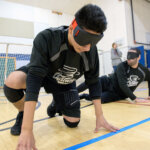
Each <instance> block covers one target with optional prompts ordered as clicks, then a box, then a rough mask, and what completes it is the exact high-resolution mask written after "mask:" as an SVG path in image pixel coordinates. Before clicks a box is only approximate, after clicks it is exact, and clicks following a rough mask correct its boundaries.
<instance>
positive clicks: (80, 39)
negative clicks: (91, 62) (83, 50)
mask: <svg viewBox="0 0 150 150" xmlns="http://www.w3.org/2000/svg"><path fill="white" fill-rule="evenodd" d="M72 26H73V29H74V30H73V36H74V39H75V41H76V42H77V43H78V44H79V45H81V46H85V45H88V44H91V46H94V45H96V44H97V43H98V41H100V40H101V39H102V37H103V33H102V34H99V35H97V34H91V33H89V32H86V31H85V30H83V29H82V28H81V27H79V25H78V24H77V22H76V20H75V19H74V20H73V22H72Z"/></svg>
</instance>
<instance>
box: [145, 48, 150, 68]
mask: <svg viewBox="0 0 150 150" xmlns="http://www.w3.org/2000/svg"><path fill="white" fill-rule="evenodd" d="M146 59H147V68H150V50H147V51H146Z"/></svg>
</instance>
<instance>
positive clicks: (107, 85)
mask: <svg viewBox="0 0 150 150" xmlns="http://www.w3.org/2000/svg"><path fill="white" fill-rule="evenodd" d="M99 84H101V89H102V91H100V92H102V93H101V103H108V102H113V101H118V100H121V99H125V98H126V97H125V96H120V95H119V93H117V91H116V90H115V89H114V88H113V85H112V83H111V80H110V78H109V77H107V76H102V77H99ZM86 89H88V86H87V85H86V84H85V83H82V84H80V85H79V86H78V87H77V90H78V92H79V93H80V92H83V91H84V90H86ZM89 99H90V97H89Z"/></svg>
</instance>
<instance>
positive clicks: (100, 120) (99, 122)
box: [95, 116, 119, 132]
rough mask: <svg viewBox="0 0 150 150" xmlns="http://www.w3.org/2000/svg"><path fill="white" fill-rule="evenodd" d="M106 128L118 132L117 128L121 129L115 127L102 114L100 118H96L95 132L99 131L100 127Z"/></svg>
mask: <svg viewBox="0 0 150 150" xmlns="http://www.w3.org/2000/svg"><path fill="white" fill-rule="evenodd" d="M102 127H103V128H105V129H107V130H110V131H112V132H116V131H117V130H119V128H117V127H114V126H113V125H111V124H109V123H108V122H107V121H106V120H105V118H104V116H101V117H100V118H98V119H97V120H96V128H95V132H98V131H99V129H100V128H102Z"/></svg>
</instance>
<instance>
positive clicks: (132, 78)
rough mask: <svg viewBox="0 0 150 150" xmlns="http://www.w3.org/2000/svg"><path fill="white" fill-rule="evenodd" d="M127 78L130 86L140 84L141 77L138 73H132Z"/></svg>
mask: <svg viewBox="0 0 150 150" xmlns="http://www.w3.org/2000/svg"><path fill="white" fill-rule="evenodd" d="M127 80H128V81H127V85H128V87H132V86H137V85H138V83H139V80H140V78H139V77H138V76H137V75H131V76H130V77H129V78H128V79H127Z"/></svg>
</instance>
